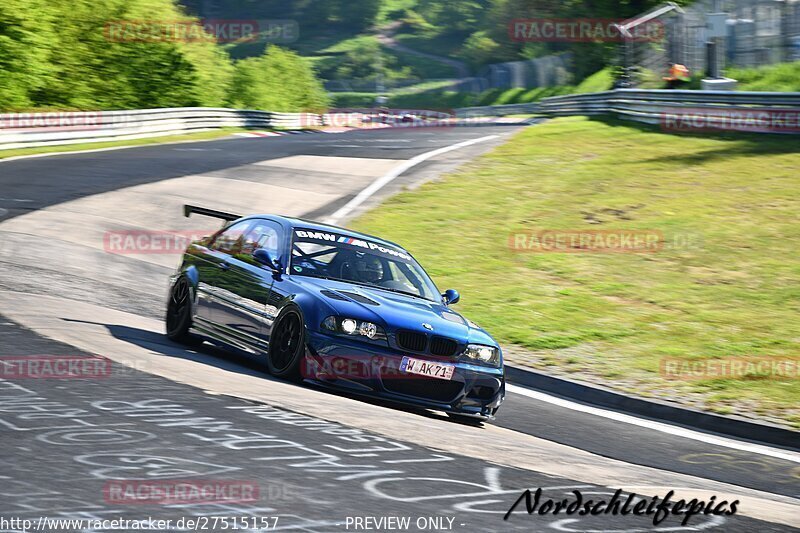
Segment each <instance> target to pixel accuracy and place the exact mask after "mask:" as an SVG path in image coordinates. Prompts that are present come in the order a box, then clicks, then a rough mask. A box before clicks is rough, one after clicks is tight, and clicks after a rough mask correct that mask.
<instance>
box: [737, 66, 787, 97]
mask: <svg viewBox="0 0 800 533" xmlns="http://www.w3.org/2000/svg"><path fill="white" fill-rule="evenodd" d="M725 75H726V76H728V77H729V78H733V79H735V80H738V81H739V84H738V86H737V89H738V90H740V91H783V92H795V91H800V61H795V62H794V63H780V64H777V65H769V66H766V67H761V68H750V69H737V68H730V69H726V70H725Z"/></svg>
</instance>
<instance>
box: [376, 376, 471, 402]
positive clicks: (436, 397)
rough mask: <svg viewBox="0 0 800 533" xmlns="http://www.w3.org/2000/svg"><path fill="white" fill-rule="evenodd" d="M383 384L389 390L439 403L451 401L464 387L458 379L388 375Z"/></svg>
mask: <svg viewBox="0 0 800 533" xmlns="http://www.w3.org/2000/svg"><path fill="white" fill-rule="evenodd" d="M383 386H384V387H385V388H386V390H388V391H389V392H394V393H397V394H405V395H406V396H414V397H416V398H423V399H425V400H431V401H434V402H439V403H450V402H451V401H453V400H455V399H456V397H457V396H458V395H459V394H460V393H461V391H462V390H463V389H464V385H463V383H459V382H457V381H445V380H443V379H425V378H409V379H404V378H397V377H388V378H386V379H384V381H383Z"/></svg>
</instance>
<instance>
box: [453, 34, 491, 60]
mask: <svg viewBox="0 0 800 533" xmlns="http://www.w3.org/2000/svg"><path fill="white" fill-rule="evenodd" d="M499 48H500V45H499V44H497V42H495V40H494V39H492V38H491V37H489V36H488V35H487V34H486V32H485V31H476V32H475V33H473V34H472V35H470V36H469V37H468V38H467V40H466V41H465V42H464V47H463V48H462V49H461V51H460V52H459V56H461V57H462V58H463V59H464V60H465V61H466V62H467V63H469V64H471V65H472V66H473V67H477V66H479V65H483V64H486V63H489V62H490V61H492V59H493V58H494V57H495V55H496V54H497V50H498V49H499Z"/></svg>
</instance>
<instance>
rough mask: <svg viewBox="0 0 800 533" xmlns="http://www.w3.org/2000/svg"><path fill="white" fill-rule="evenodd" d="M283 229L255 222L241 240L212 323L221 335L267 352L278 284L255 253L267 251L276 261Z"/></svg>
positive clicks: (224, 277) (263, 221)
mask: <svg viewBox="0 0 800 533" xmlns="http://www.w3.org/2000/svg"><path fill="white" fill-rule="evenodd" d="M282 237H283V230H282V228H281V226H280V225H279V224H278V223H276V222H274V221H271V220H267V219H253V222H252V224H251V225H250V226H249V227H248V228H247V231H246V232H245V234H244V235H243V236H242V238H241V240H240V245H238V246H236V247H234V248H232V249H230V250H229V251H228V258H227V260H226V263H227V265H228V267H227V268H226V269H225V272H224V274H223V275H222V276H221V278H220V283H219V285H218V291H219V292H218V301H219V305H216V306H215V307H214V310H213V313H212V319H213V320H214V322H215V323H216V324H217V326H218V327H219V328H220V330H221V332H222V333H223V334H224V335H226V336H227V337H229V339H230V340H231V341H232V342H234V343H235V344H241V343H244V344H246V345H247V347H248V348H254V349H256V350H263V349H265V348H266V347H267V344H268V343H267V337H266V335H267V331H268V328H266V327H265V322H267V321H269V320H271V316H272V313H270V312H269V310H268V307H269V301H268V300H269V297H270V291H271V288H272V285H273V283H274V281H275V277H274V273H273V272H272V270H270V269H268V268H266V267H265V266H264V265H262V264H261V263H259V262H258V261H256V260H255V259H254V258H253V252H255V251H256V250H257V249H264V250H266V251H267V252H269V254H270V257H273V258H276V257H277V254H278V249H279V245H280V243H281V242H282Z"/></svg>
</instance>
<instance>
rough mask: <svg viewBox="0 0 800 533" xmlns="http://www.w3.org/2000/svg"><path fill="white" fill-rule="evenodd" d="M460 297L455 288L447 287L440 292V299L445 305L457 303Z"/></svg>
mask: <svg viewBox="0 0 800 533" xmlns="http://www.w3.org/2000/svg"><path fill="white" fill-rule="evenodd" d="M460 299H461V295H460V294H458V291H457V290H455V289H447V290H446V291H444V294H442V301H443V302H444V303H445V305H451V304H457V303H458V301H459V300H460Z"/></svg>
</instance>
